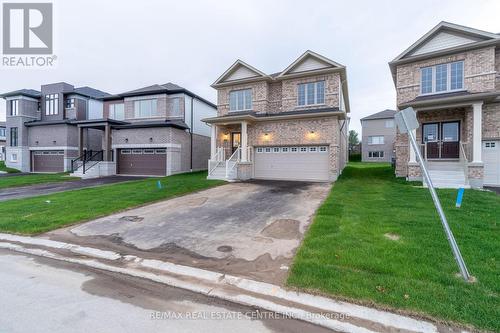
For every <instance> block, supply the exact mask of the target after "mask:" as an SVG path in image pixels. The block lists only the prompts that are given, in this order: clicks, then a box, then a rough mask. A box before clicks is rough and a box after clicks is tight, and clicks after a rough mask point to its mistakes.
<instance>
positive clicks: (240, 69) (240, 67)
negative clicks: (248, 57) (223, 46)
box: [212, 59, 271, 88]
mask: <svg viewBox="0 0 500 333" xmlns="http://www.w3.org/2000/svg"><path fill="white" fill-rule="evenodd" d="M259 79H265V80H268V79H271V77H270V76H269V75H267V74H265V73H264V72H262V71H260V70H258V69H257V68H255V67H253V66H250V65H249V64H247V63H246V62H244V61H242V60H239V59H238V60H236V62H235V63H234V64H233V65H231V67H229V69H228V70H226V71H225V72H224V73H223V74H222V75H221V76H220V77H219V78H218V79H217V80H216V81H215V82H214V83H213V84H212V87H214V88H215V87H217V86H221V85H224V84H234V83H240V82H247V81H254V80H259Z"/></svg>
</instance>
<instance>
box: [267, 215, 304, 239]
mask: <svg viewBox="0 0 500 333" xmlns="http://www.w3.org/2000/svg"><path fill="white" fill-rule="evenodd" d="M260 233H261V235H263V236H267V237H272V238H277V239H299V238H300V237H301V236H302V234H301V233H300V222H299V221H297V220H291V219H282V220H276V221H274V222H273V223H271V224H270V225H268V226H267V227H265V228H264V229H263V230H262V231H261V232H260Z"/></svg>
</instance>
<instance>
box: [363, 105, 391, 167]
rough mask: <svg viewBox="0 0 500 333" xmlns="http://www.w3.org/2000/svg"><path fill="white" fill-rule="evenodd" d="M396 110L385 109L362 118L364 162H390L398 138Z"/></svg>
mask: <svg viewBox="0 0 500 333" xmlns="http://www.w3.org/2000/svg"><path fill="white" fill-rule="evenodd" d="M395 114H396V111H395V110H384V111H380V112H377V113H374V114H372V115H369V116H367V117H364V118H362V119H361V128H362V130H361V135H362V138H361V159H362V161H363V162H390V161H391V160H392V158H393V157H394V156H393V155H394V154H393V151H394V142H395V140H396V124H395V123H394V115H395Z"/></svg>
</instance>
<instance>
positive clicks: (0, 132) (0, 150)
mask: <svg viewBox="0 0 500 333" xmlns="http://www.w3.org/2000/svg"><path fill="white" fill-rule="evenodd" d="M5 133H6V129H5V121H0V161H4V160H5V142H6V136H5Z"/></svg>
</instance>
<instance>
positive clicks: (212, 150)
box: [210, 124, 217, 158]
mask: <svg viewBox="0 0 500 333" xmlns="http://www.w3.org/2000/svg"><path fill="white" fill-rule="evenodd" d="M211 130H212V132H211V134H210V158H212V157H214V155H215V151H216V150H217V125H215V124H212V128H211Z"/></svg>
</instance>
